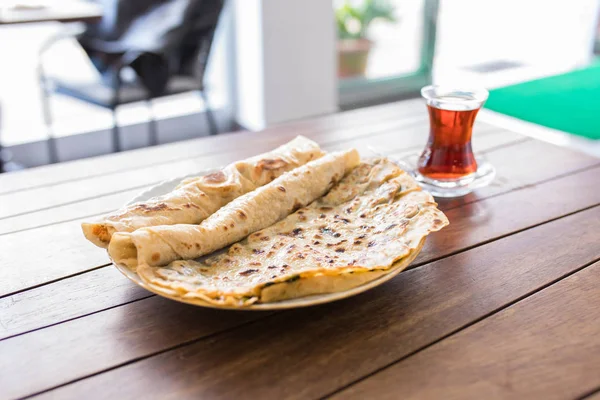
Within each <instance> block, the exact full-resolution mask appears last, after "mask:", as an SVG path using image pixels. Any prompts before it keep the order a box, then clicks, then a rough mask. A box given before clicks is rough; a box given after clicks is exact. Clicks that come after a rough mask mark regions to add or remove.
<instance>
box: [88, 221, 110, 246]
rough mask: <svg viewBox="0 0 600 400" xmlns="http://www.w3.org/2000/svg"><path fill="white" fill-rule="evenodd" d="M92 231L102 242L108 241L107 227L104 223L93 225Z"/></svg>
mask: <svg viewBox="0 0 600 400" xmlns="http://www.w3.org/2000/svg"><path fill="white" fill-rule="evenodd" d="M92 233H93V234H94V236H96V237H97V238H98V239H100V241H102V242H104V243H108V242H110V234H109V233H108V229H107V228H106V226H104V225H94V227H93V228H92Z"/></svg>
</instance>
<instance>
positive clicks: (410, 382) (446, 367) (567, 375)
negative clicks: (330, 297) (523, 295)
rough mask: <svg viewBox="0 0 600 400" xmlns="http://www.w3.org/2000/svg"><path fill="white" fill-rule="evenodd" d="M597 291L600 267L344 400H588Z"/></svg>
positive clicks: (598, 370) (597, 367)
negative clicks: (369, 399) (372, 399)
mask: <svg viewBox="0 0 600 400" xmlns="http://www.w3.org/2000/svg"><path fill="white" fill-rule="evenodd" d="M597 231H598V230H596V232H597ZM598 254H599V255H600V251H599V253H598ZM599 288H600V263H596V264H595V265H592V266H590V267H588V268H586V269H584V270H582V271H580V272H577V273H576V274H574V275H572V276H569V277H568V278H566V279H564V280H562V281H561V282H558V283H557V284H555V285H553V286H551V287H549V288H547V289H544V290H543V291H541V292H539V293H536V294H535V295H533V296H531V297H530V298H527V299H525V300H523V301H521V302H519V303H517V304H515V305H514V306H512V307H509V308H507V309H506V310H503V311H502V312H500V313H498V314H496V315H494V316H491V317H490V318H487V319H486V320H484V321H482V322H480V323H478V324H476V325H473V326H472V327H470V328H468V329H465V330H464V331H462V332H460V333H459V334H457V335H455V336H453V337H451V338H448V339H446V340H444V341H442V342H440V343H438V344H436V345H434V346H432V347H430V348H428V349H426V350H424V351H423V352H421V353H419V354H417V355H415V356H413V357H410V358H408V359H406V360H404V361H402V362H400V363H398V364H396V365H394V366H392V367H391V368H388V369H386V370H385V371H382V372H380V373H378V374H376V375H374V376H372V377H370V378H368V379H367V380H365V381H363V382H361V383H359V384H357V385H355V386H353V387H351V388H350V389H349V390H346V391H343V392H341V393H340V394H339V398H343V399H352V398H354V399H364V398H367V397H376V398H379V399H386V398H387V399H395V398H398V394H399V393H402V398H406V399H409V398H410V399H438V398H445V399H458V398H460V399H468V398H470V399H479V398H482V397H485V398H486V399H515V398H528V399H534V398H537V399H549V400H551V399H573V398H576V397H579V396H581V395H584V394H586V393H588V392H589V391H590V390H593V389H594V388H596V387H597V386H598V385H599V384H600V357H598V355H600V323H598V321H600V307H598V304H600V289H599Z"/></svg>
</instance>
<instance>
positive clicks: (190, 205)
mask: <svg viewBox="0 0 600 400" xmlns="http://www.w3.org/2000/svg"><path fill="white" fill-rule="evenodd" d="M183 206H184V207H185V208H196V209H198V208H199V207H198V206H197V205H195V204H194V203H187V204H184V205H183Z"/></svg>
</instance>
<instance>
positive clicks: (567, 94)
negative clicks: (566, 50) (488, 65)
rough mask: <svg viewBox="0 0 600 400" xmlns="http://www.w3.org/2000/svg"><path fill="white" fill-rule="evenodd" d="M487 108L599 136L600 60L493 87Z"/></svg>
mask: <svg viewBox="0 0 600 400" xmlns="http://www.w3.org/2000/svg"><path fill="white" fill-rule="evenodd" d="M485 108H488V109H490V110H492V111H496V112H499V113H502V114H506V115H509V116H511V117H515V118H519V119H522V120H525V121H529V122H533V123H535V124H539V125H542V126H546V127H548V128H554V129H558V130H561V131H564V132H568V133H572V134H574V135H578V136H583V137H586V138H589V139H600V64H595V65H593V66H590V67H587V68H584V69H580V70H576V71H572V72H568V73H566V74H562V75H557V76H552V77H548V78H542V79H537V80H534V81H530V82H525V83H520V84H517V85H512V86H507V87H503V88H500V89H495V90H491V91H490V97H489V98H488V101H487V102H486V104H485Z"/></svg>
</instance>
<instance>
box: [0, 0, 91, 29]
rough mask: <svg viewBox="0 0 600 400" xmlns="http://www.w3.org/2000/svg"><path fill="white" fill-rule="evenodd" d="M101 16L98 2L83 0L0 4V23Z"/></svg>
mask: <svg viewBox="0 0 600 400" xmlns="http://www.w3.org/2000/svg"><path fill="white" fill-rule="evenodd" d="M101 18H102V8H101V7H100V6H99V5H98V4H94V3H88V2H84V1H66V2H62V4H51V3H48V4H47V5H45V6H41V7H31V8H28V7H13V6H0V25H13V24H28V23H33V22H49V21H57V22H97V21H99V20H100V19H101Z"/></svg>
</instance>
